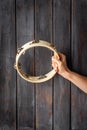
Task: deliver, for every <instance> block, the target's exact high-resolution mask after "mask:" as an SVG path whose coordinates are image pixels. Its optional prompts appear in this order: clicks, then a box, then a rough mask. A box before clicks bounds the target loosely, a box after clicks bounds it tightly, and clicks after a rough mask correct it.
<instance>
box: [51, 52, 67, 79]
mask: <svg viewBox="0 0 87 130" xmlns="http://www.w3.org/2000/svg"><path fill="white" fill-rule="evenodd" d="M58 55H59V58H58V57H57V55H56V54H54V56H52V67H53V68H54V69H55V71H56V72H57V73H58V74H60V75H61V76H63V77H66V74H67V72H68V71H69V69H68V67H67V63H66V56H65V55H64V54H62V53H59V52H58Z"/></svg>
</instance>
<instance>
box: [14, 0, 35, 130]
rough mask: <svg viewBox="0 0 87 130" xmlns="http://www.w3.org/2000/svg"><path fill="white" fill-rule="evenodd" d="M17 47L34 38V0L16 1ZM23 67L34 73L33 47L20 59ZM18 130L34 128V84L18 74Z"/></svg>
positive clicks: (26, 70)
mask: <svg viewBox="0 0 87 130" xmlns="http://www.w3.org/2000/svg"><path fill="white" fill-rule="evenodd" d="M16 16H17V17H16V21H17V24H16V25H17V47H21V46H22V45H23V44H25V43H26V42H28V41H31V40H33V39H34V1H33V0H29V1H26V0H17V1H16ZM20 62H21V64H22V68H23V70H24V71H25V72H27V73H29V74H33V73H34V51H33V49H31V50H30V51H29V52H26V53H25V55H24V56H22V58H21V59H20ZM17 88H18V89H17V109H18V110H17V117H18V118H17V122H18V130H34V84H31V83H29V82H26V81H25V80H23V79H22V78H21V77H20V76H19V75H18V76H17Z"/></svg>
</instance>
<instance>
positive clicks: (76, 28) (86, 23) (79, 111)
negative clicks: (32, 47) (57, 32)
mask: <svg viewBox="0 0 87 130" xmlns="http://www.w3.org/2000/svg"><path fill="white" fill-rule="evenodd" d="M72 11H73V12H72V69H73V70H74V71H76V72H78V73H80V74H83V75H85V76H87V69H86V68H87V1H86V0H77V1H75V0H72ZM71 99H72V100H71V104H72V117H71V121H72V122H71V123H72V129H78V130H79V129H82V130H84V129H87V94H85V93H84V92H82V91H81V90H79V89H78V88H76V86H75V85H73V84H72V98H71Z"/></svg>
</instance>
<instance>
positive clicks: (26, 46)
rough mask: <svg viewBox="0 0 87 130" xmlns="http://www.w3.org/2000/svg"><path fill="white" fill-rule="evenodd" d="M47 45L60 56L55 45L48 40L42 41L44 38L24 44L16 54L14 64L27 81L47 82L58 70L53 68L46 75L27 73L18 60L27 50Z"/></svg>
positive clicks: (46, 46)
mask: <svg viewBox="0 0 87 130" xmlns="http://www.w3.org/2000/svg"><path fill="white" fill-rule="evenodd" d="M40 46H41V47H45V48H48V49H50V50H51V51H53V52H54V53H55V54H56V55H57V56H58V58H59V55H58V52H57V50H56V49H55V47H53V45H51V44H50V43H48V42H46V41H42V40H33V41H30V42H28V43H26V44H24V45H23V46H22V47H21V48H19V49H18V51H17V54H16V63H15V65H14V67H15V69H16V70H17V72H18V74H19V75H20V76H21V77H22V78H23V79H24V80H26V81H28V82H31V83H41V82H45V81H47V80H49V79H51V78H52V77H53V76H54V75H55V74H56V71H55V70H54V69H52V70H51V71H50V72H49V73H47V74H44V75H40V76H30V75H28V74H26V73H24V72H23V71H22V70H21V65H20V63H19V62H18V61H19V58H20V57H21V55H22V54H24V53H25V52H26V50H28V49H30V48H33V47H40Z"/></svg>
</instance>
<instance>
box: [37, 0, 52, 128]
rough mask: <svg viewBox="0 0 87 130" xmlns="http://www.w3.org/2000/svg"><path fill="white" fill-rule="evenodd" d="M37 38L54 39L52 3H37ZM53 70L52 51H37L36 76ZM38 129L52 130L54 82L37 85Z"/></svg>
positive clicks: (48, 1) (45, 1)
mask: <svg viewBox="0 0 87 130" xmlns="http://www.w3.org/2000/svg"><path fill="white" fill-rule="evenodd" d="M35 38H36V39H42V40H45V41H48V42H51V39H52V1H51V0H44V1H43V0H42V1H41V0H36V2H35ZM49 70H51V51H49V50H48V49H44V48H36V49H35V72H36V75H41V74H45V73H46V72H49ZM36 129H37V130H51V129H52V80H49V81H47V82H44V83H41V84H36Z"/></svg>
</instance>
